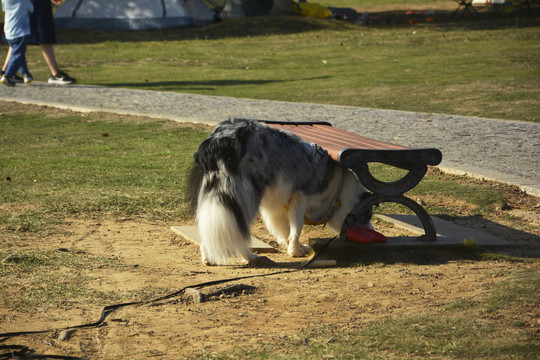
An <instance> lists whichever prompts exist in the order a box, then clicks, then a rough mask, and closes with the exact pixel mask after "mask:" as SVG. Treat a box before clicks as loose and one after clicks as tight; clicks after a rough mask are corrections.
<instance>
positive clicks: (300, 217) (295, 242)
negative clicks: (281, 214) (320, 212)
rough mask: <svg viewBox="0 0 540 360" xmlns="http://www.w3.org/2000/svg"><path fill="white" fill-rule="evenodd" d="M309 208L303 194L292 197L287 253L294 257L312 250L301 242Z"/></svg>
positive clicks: (289, 212)
mask: <svg viewBox="0 0 540 360" xmlns="http://www.w3.org/2000/svg"><path fill="white" fill-rule="evenodd" d="M306 209H307V203H306V201H304V200H303V198H302V195H300V194H296V195H293V196H292V197H291V202H290V207H289V210H288V212H287V215H288V218H289V237H288V243H289V245H288V247H287V253H288V254H289V255H290V256H292V257H302V256H306V255H307V254H308V253H309V252H310V247H309V246H307V245H304V244H301V243H300V241H299V239H300V234H301V233H302V228H303V227H304V216H305V213H306Z"/></svg>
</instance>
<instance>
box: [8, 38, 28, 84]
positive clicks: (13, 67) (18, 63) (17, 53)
mask: <svg viewBox="0 0 540 360" xmlns="http://www.w3.org/2000/svg"><path fill="white" fill-rule="evenodd" d="M26 40H27V38H26V37H25V36H23V37H20V38H16V39H13V40H8V43H9V45H10V47H11V49H12V50H11V59H10V61H9V64H8V66H7V68H6V76H7V77H10V78H11V77H13V76H15V74H16V73H17V71H18V70H19V69H20V68H21V67H22V68H24V69H26V70H27V71H28V68H27V67H26Z"/></svg>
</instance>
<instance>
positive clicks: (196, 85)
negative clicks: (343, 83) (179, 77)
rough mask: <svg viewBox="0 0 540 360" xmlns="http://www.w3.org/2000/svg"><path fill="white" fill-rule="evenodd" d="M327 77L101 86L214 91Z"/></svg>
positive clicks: (146, 81)
mask: <svg viewBox="0 0 540 360" xmlns="http://www.w3.org/2000/svg"><path fill="white" fill-rule="evenodd" d="M327 78H329V77H328V76H320V77H313V78H305V79H289V80H209V81H159V82H151V81H149V80H146V79H145V81H144V82H141V83H132V82H129V83H128V82H126V83H107V84H103V85H106V86H109V87H119V88H143V89H147V88H157V89H159V90H164V91H165V90H170V91H178V90H214V89H215V88H216V87H227V86H245V85H264V84H272V83H284V82H294V81H310V80H321V79H327Z"/></svg>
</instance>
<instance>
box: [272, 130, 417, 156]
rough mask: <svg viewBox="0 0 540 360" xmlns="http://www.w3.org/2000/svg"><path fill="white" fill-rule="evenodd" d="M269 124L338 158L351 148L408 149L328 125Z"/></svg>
mask: <svg viewBox="0 0 540 360" xmlns="http://www.w3.org/2000/svg"><path fill="white" fill-rule="evenodd" d="M267 125H268V126H271V127H273V128H276V129H279V130H288V131H290V132H291V133H293V134H295V135H297V136H299V137H301V138H302V139H304V140H306V141H310V142H313V143H316V144H318V145H320V146H322V147H323V148H324V149H325V150H327V151H328V152H329V153H332V157H334V154H335V156H336V158H337V154H338V153H339V151H340V150H342V149H349V148H357V149H378V150H381V149H384V150H393V149H408V147H405V146H401V145H396V144H392V143H388V142H384V141H379V140H373V139H370V138H367V137H364V136H361V135H357V134H353V133H350V132H348V131H345V130H341V129H337V128H334V127H332V126H328V125H293V124H291V125H284V124H273V123H269V124H267Z"/></svg>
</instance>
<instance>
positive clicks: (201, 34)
mask: <svg viewBox="0 0 540 360" xmlns="http://www.w3.org/2000/svg"><path fill="white" fill-rule="evenodd" d="M530 7H531V10H530V12H529V10H528V8H527V6H525V5H521V6H520V7H519V8H517V9H515V10H514V11H513V12H512V13H509V14H504V13H502V12H501V11H500V10H497V8H496V7H492V6H488V7H486V6H484V7H481V8H480V7H478V8H477V12H478V14H477V16H473V15H469V14H468V13H467V12H465V13H463V12H461V11H459V12H457V13H456V12H455V10H454V9H452V10H438V9H437V8H436V7H434V8H433V10H432V11H433V13H432V12H424V11H418V12H414V11H411V10H408V9H405V8H397V9H392V10H381V11H374V12H369V17H368V18H367V19H365V21H363V20H361V17H362V16H363V14H362V13H361V12H357V15H356V16H349V17H348V18H347V20H339V19H317V18H310V17H302V16H299V15H285V16H274V15H268V16H254V17H245V18H237V19H227V20H224V21H221V22H217V23H213V24H210V25H207V26H202V27H195V26H190V27H182V28H174V29H164V30H147V31H123V32H119V31H116V32H112V31H88V30H58V35H59V36H58V37H59V40H60V42H62V43H74V44H92V43H101V42H105V41H121V42H140V41H182V40H197V39H198V40H220V39H224V38H249V37H257V36H267V35H289V34H298V33H303V32H309V31H319V30H336V31H339V30H343V29H351V30H361V29H369V28H407V27H413V28H414V27H420V28H421V27H426V28H441V27H442V28H465V29H467V30H485V29H500V28H508V27H537V26H540V3H539V2H537V1H531V2H530ZM456 8H457V4H456ZM337 17H340V16H337Z"/></svg>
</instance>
